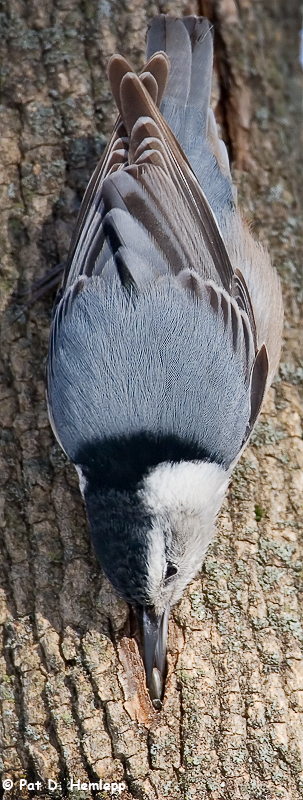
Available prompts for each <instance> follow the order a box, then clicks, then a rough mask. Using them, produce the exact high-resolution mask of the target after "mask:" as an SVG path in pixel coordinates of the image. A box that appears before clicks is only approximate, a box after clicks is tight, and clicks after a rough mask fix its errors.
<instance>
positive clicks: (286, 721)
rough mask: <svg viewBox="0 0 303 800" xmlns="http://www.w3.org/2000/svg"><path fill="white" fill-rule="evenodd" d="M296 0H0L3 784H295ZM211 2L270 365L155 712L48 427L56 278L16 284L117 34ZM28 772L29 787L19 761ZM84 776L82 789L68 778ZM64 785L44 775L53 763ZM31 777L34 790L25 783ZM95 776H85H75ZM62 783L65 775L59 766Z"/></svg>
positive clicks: (181, 613) (64, 217) (91, 152)
mask: <svg viewBox="0 0 303 800" xmlns="http://www.w3.org/2000/svg"><path fill="white" fill-rule="evenodd" d="M299 6H300V4H299V3H298V2H297V0H275V2H266V1H265V0H217V1H216V0H213V2H212V0H205V2H202V3H200V4H198V3H196V2H191V3H185V2H183V0H175V2H167V3H162V2H160V1H158V2H154V3H153V2H149V0H141V2H140V0H50V1H49V2H45V3H44V2H41V0H3V3H2V13H1V19H0V47H1V56H0V57H1V92H2V95H1V103H2V105H1V108H0V129H1V139H2V142H1V154H0V176H1V177H0V192H1V227H0V237H1V273H0V287H1V308H2V311H3V316H2V333H1V357H0V392H1V395H0V397H1V406H0V423H1V452H0V459H1V473H0V475H1V497H0V501H1V503H0V509H1V511H0V526H1V528H0V530H1V537H0V542H1V550H2V568H1V571H0V581H1V589H0V592H1V595H0V597H1V605H0V616H1V619H0V622H1V623H2V628H1V630H2V633H1V636H2V648H1V677H0V692H1V695H0V697H1V721H0V737H1V741H2V746H1V754H2V759H3V777H4V778H6V779H8V778H11V779H12V781H13V787H12V788H11V789H10V790H6V789H5V788H3V797H4V798H5V800H9V798H26V797H36V796H42V797H45V798H46V797H53V798H59V797H63V796H64V797H65V796H66V797H72V798H78V799H80V798H90V797H103V796H104V797H108V796H110V791H108V790H107V789H105V790H101V791H97V790H96V789H93V788H91V789H89V788H88V789H86V788H85V784H87V786H88V784H89V781H90V782H94V783H96V782H97V781H98V780H99V779H100V778H102V779H103V780H104V779H107V780H108V781H109V782H111V781H114V782H119V781H120V782H124V783H125V785H126V787H127V788H126V790H125V791H124V793H123V794H121V796H124V797H125V798H126V797H129V798H130V797H137V798H150V800H153V799H154V798H165V797H169V798H172V800H175V799H176V800H177V798H184V799H185V798H188V799H191V798H199V799H200V798H201V800H202V799H203V800H206V799H207V800H235V799H236V798H241V799H243V800H261V798H262V800H278V798H279V800H281V798H283V800H286V798H287V800H299V798H302V797H303V636H302V627H301V624H302V615H303V528H302V525H303V506H302V496H303V495H302V491H303V441H302V427H301V421H302V414H303V406H302V400H303V392H302V382H303V349H302V299H303V281H302V273H301V271H300V270H301V264H302V231H301V228H300V225H301V213H300V209H301V208H302V204H303V197H302V171H303V170H302V163H300V162H299V152H300V146H301V145H302V140H301V141H300V136H301V112H302V72H301V68H300V65H299V60H298V54H299V30H300V27H301V15H300V11H299ZM159 10H160V11H167V12H170V13H175V14H182V13H184V12H186V11H187V12H188V11H190V12H197V11H199V10H200V12H201V11H202V12H204V13H206V14H207V15H208V16H209V17H210V18H211V19H212V20H213V22H214V27H215V33H216V69H217V71H216V75H217V80H216V81H215V82H214V101H215V102H217V105H218V108H217V112H218V114H219V117H220V120H221V124H222V130H223V133H224V137H225V139H226V141H227V144H228V146H229V149H230V152H231V154H232V157H233V160H234V163H235V179H236V181H237V184H238V187H239V195H240V204H241V206H242V208H243V209H244V212H245V214H246V216H247V217H248V219H249V220H251V224H252V227H253V229H254V230H255V232H256V234H257V235H258V236H259V237H260V238H261V239H262V240H264V241H267V242H268V244H269V247H270V250H271V253H272V256H273V260H274V263H275V266H276V267H277V269H278V271H279V273H280V275H281V277H282V280H283V285H284V296H285V309H286V325H285V347H284V352H283V357H282V366H281V371H280V376H279V378H278V379H277V381H276V383H275V385H274V388H272V389H271V391H270V394H269V398H268V401H267V403H266V408H265V410H264V413H263V414H262V417H261V421H260V422H259V424H258V426H257V430H256V432H255V434H254V436H253V441H252V443H251V446H250V447H249V449H248V450H247V451H246V452H245V454H244V457H243V458H242V460H241V462H240V464H239V466H238V468H237V471H236V473H235V476H234V478H233V481H232V484H231V487H230V492H229V496H228V498H227V501H226V504H225V507H224V510H223V513H222V515H221V518H220V522H219V525H218V534H217V536H216V539H215V541H214V542H213V544H212V546H211V547H210V549H209V552H208V555H207V558H206V562H205V566H204V568H203V570H202V573H201V574H200V575H198V576H197V578H196V580H195V581H194V583H193V584H192V585H191V586H190V587H189V588H188V591H187V592H186V594H185V595H184V598H183V600H182V601H181V602H180V604H179V605H178V607H176V608H175V610H174V613H173V614H172V617H171V621H170V627H169V641H168V678H167V688H166V693H165V701H164V706H163V711H162V712H160V713H158V712H155V711H154V710H153V708H152V706H151V704H150V702H149V699H148V696H147V694H146V691H145V688H144V674H143V669H142V665H141V662H140V658H139V655H138V648H137V644H136V641H135V639H134V638H130V636H129V634H130V631H131V626H130V622H129V613H128V608H127V606H126V605H125V604H124V603H122V602H121V601H120V600H119V599H118V598H117V597H116V595H115V593H114V591H113V590H112V589H111V587H110V586H109V584H108V583H107V581H106V580H105V578H104V576H103V575H102V573H101V571H100V568H99V566H98V564H97V561H96V558H95V556H94V554H93V552H92V549H91V545H90V538H89V533H88V528H87V524H86V520H85V515H84V511H83V506H82V501H81V498H80V495H79V491H78V487H77V480H76V476H75V474H74V471H73V469H72V467H71V466H70V465H69V464H68V463H66V460H65V458H64V457H63V455H62V453H61V452H60V450H59V448H58V446H57V444H56V443H55V441H54V438H53V436H52V433H51V431H50V428H49V424H48V419H47V413H46V407H45V397H44V392H45V389H44V367H45V359H46V352H47V340H48V333H49V324H50V317H51V306H52V300H53V298H52V297H48V298H46V299H44V300H41V301H39V302H37V303H36V305H35V306H34V307H32V308H31V309H30V310H28V311H26V313H24V314H23V315H21V316H20V318H19V319H18V320H17V321H14V320H15V316H16V304H15V302H14V300H13V298H12V294H13V292H14V290H16V288H17V287H18V288H19V289H25V288H26V287H28V286H30V285H31V284H32V282H33V281H34V280H37V279H38V278H40V277H41V276H42V275H43V273H44V271H45V270H46V269H47V268H50V267H51V266H53V265H54V264H56V262H58V261H59V260H62V259H64V257H65V255H66V252H67V247H68V242H69V239H70V235H71V231H72V228H73V225H74V222H75V216H76V213H77V209H78V207H79V202H80V198H81V197H82V195H83V191H84V188H85V185H86V183H87V181H88V178H89V176H90V174H91V172H92V169H93V166H94V164H95V163H96V160H97V158H98V156H99V154H100V153H101V152H102V149H103V147H104V142H105V137H106V136H107V135H108V133H109V131H110V128H111V126H112V123H113V120H114V118H115V109H114V107H113V102H112V99H111V96H110V94H109V89H108V82H107V78H106V64H107V60H108V57H109V56H110V55H111V54H112V53H113V52H115V51H118V52H121V53H123V54H124V55H125V56H127V57H128V58H130V59H131V61H132V63H133V65H134V66H135V67H139V66H140V65H142V63H143V53H144V48H145V33H146V27H147V23H148V20H149V19H150V18H151V17H152V16H153V15H154V14H156V13H157V12H158V11H159ZM22 777H25V778H27V780H28V782H29V785H28V786H27V788H24V790H23V789H22V790H21V789H20V778H22ZM71 777H72V778H73V780H74V782H76V781H78V780H79V779H80V789H79V790H78V789H77V788H76V786H74V787H73V789H72V790H70V789H67V788H66V787H67V781H68V779H70V778H71ZM50 778H51V779H53V781H57V782H58V783H59V782H60V783H61V787H62V788H61V789H60V788H58V790H57V791H48V789H47V782H48V780H49V779H50ZM37 780H40V781H41V782H44V783H43V786H42V787H41V788H40V790H37V787H34V785H33V783H34V782H35V781H37ZM81 784H84V788H83V787H82V788H81ZM52 787H54V784H52Z"/></svg>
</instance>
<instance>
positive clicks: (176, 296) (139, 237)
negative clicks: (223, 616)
mask: <svg viewBox="0 0 303 800" xmlns="http://www.w3.org/2000/svg"><path fill="white" fill-rule="evenodd" d="M146 59H147V60H146V64H145V67H144V69H143V71H142V72H141V74H140V75H137V74H136V73H135V72H134V70H133V69H132V67H131V66H130V65H129V63H128V62H127V61H126V59H125V58H124V57H122V56H121V55H113V56H112V57H111V59H110V61H109V65H108V77H109V83H110V87H111V91H112V94H113V97H114V100H115V102H116V105H117V109H118V118H117V121H116V124H115V126H114V130H113V133H112V136H111V138H110V140H109V143H108V145H107V148H106V150H105V153H104V155H103V158H102V159H101V161H100V162H99V164H98V165H97V167H96V169H95V171H94V173H93V175H92V178H91V180H90V182H89V184H88V187H87V190H86V193H85V195H84V198H83V201H82V205H81V208H80V212H79V216H78V220H77V223H76V227H75V232H74V234H73V237H72V240H71V244H70V248H69V253H68V257H67V261H66V265H65V272H64V276H63V280H62V285H61V288H60V290H59V292H58V295H57V298H56V301H55V306H54V311H53V317H52V324H51V332H50V340H49V352H48V360H47V403H48V412H49V418H50V422H51V426H52V428H53V431H54V434H55V436H56V438H57V440H58V442H59V444H60V446H61V448H62V449H63V451H64V452H65V454H66V455H67V457H68V458H69V459H70V461H71V462H72V463H73V464H74V465H75V468H76V470H77V472H78V476H79V484H80V490H81V493H82V495H83V498H84V502H85V506H86V512H87V517H88V522H89V527H90V532H91V538H92V542H93V546H94V548H95V552H96V555H97V557H98V559H99V562H100V564H101V567H102V568H103V570H104V572H105V574H106V576H107V578H108V579H109V581H110V582H111V584H112V585H113V587H114V588H115V590H116V591H117V593H118V595H119V596H120V597H121V598H123V599H124V600H125V601H127V602H128V603H129V604H130V605H131V606H132V607H133V608H134V609H136V611H137V613H138V616H139V619H140V620H141V625H142V636H143V652H144V665H145V672H146V684H147V688H148V689H149V692H150V697H151V699H152V701H153V703H154V706H155V708H160V707H161V702H162V698H163V693H164V688H165V670H166V646H167V644H166V643H167V630H168V620H169V614H170V609H171V607H172V606H173V605H174V604H176V603H177V602H178V601H179V600H180V598H181V597H182V595H183V592H184V590H185V588H186V586H187V585H188V584H189V583H190V581H191V580H192V579H193V578H194V577H195V575H196V573H197V572H198V571H199V570H200V569H201V567H202V565H203V562H204V559H205V554H206V551H207V548H208V545H209V543H210V542H211V540H212V538H213V535H214V532H215V526H216V520H217V517H218V514H219V511H220V508H221V505H222V502H223V500H224V497H225V494H226V491H227V488H228V485H229V481H230V477H231V474H232V471H233V469H234V467H235V465H236V463H237V461H238V459H239V458H240V455H241V453H242V452H243V449H244V448H245V446H246V445H247V442H248V440H249V437H250V434H251V432H252V430H253V427H254V425H255V423H256V421H257V419H258V417H259V414H260V411H261V407H262V404H263V400H264V398H265V395H266V392H267V390H268V388H269V386H270V384H271V382H272V380H273V377H274V375H275V373H276V372H277V369H278V365H279V358H280V349H281V338H282V327H283V305H282V296H281V287H280V281H279V278H278V275H277V273H276V271H275V270H274V269H273V267H272V265H271V262H270V258H269V255H268V253H267V251H266V250H265V249H264V247H263V246H262V245H261V244H260V243H258V242H256V241H255V240H254V239H253V236H252V234H251V232H250V229H249V227H248V226H247V224H246V223H245V221H244V220H243V219H242V216H241V214H240V211H239V209H238V207H237V197H236V188H235V186H234V184H233V181H232V177H231V171H230V163H229V157H228V153H227V149H226V146H225V144H224V142H223V141H222V140H221V138H220V136H219V133H218V127H217V123H216V120H215V116H214V112H213V111H212V109H211V107H210V95H211V82H212V71H213V34H212V26H211V24H210V22H209V21H208V20H207V19H206V18H204V17H195V16H188V17H183V18H176V17H171V16H167V15H164V14H161V15H159V16H157V17H155V18H154V19H153V20H152V23H151V25H150V28H149V31H148V35H147V52H146Z"/></svg>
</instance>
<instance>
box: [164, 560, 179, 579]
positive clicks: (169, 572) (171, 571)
mask: <svg viewBox="0 0 303 800" xmlns="http://www.w3.org/2000/svg"><path fill="white" fill-rule="evenodd" d="M177 572H178V567H176V565H175V564H171V562H170V561H168V563H167V567H166V573H165V578H164V580H165V581H168V580H169V578H173V576H174V575H176V574H177Z"/></svg>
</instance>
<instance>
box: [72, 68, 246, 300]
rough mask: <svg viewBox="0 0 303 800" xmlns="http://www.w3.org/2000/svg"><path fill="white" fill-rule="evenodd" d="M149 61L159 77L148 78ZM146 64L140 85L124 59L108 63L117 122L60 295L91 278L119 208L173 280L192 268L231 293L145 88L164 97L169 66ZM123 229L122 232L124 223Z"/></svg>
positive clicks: (216, 233)
mask: <svg viewBox="0 0 303 800" xmlns="http://www.w3.org/2000/svg"><path fill="white" fill-rule="evenodd" d="M153 61H155V64H156V67H157V70H156V69H155V70H154V72H155V73H156V77H155V75H154V74H153V73H152V71H151V70H153V67H154V66H155V65H154V64H153ZM151 62H152V63H150V64H149V65H148V66H149V68H148V69H147V68H146V69H145V75H143V80H140V79H139V78H138V77H137V76H136V75H135V74H134V73H133V72H131V71H130V68H129V65H128V64H127V62H126V61H125V60H124V59H122V57H120V56H119V57H116V56H114V57H113V58H112V59H111V62H110V65H109V77H110V81H111V87H112V91H113V93H114V94H115V99H116V102H117V105H118V108H119V110H120V113H121V117H122V121H121V122H118V124H117V126H116V129H115V132H114V134H113V137H112V140H111V142H110V145H109V148H108V150H107V152H106V154H105V157H104V160H103V162H102V164H101V165H99V166H98V167H97V170H96V171H95V173H94V175H93V178H92V180H91V182H90V184H89V186H88V189H87V192H86V195H85V197H84V201H83V206H82V208H81V212H80V216H79V219H78V223H77V227H76V231H75V235H74V237H73V241H72V244H71V248H70V254H69V257H68V263H67V269H66V273H65V280H64V287H67V286H69V285H71V284H72V283H73V282H74V280H75V279H76V278H77V277H78V275H79V274H86V275H88V276H90V275H92V274H93V273H94V270H95V266H96V263H97V260H98V259H99V256H100V254H101V253H102V249H103V248H104V247H105V244H106V241H105V240H106V239H107V238H108V236H107V235H105V232H106V231H107V232H108V231H109V230H111V229H112V228H111V225H109V226H108V222H109V220H107V222H106V226H107V227H106V226H105V231H104V225H103V221H104V220H105V218H106V214H107V213H108V212H109V211H111V212H113V213H112V217H113V216H115V212H116V208H117V207H120V210H124V211H126V212H127V216H128V221H127V222H126V225H130V224H131V223H130V217H131V219H132V224H133V225H135V227H136V230H135V231H133V232H134V234H135V238H139V239H140V238H141V239H142V236H143V237H144V233H145V234H147V235H148V237H149V239H150V240H151V241H152V243H153V244H154V246H155V250H156V255H157V251H160V253H161V256H162V258H164V260H165V261H166V262H167V263H168V264H169V266H170V269H171V270H172V271H173V272H175V273H176V272H178V271H179V270H180V269H182V268H184V267H185V266H194V267H195V269H197V271H198V272H199V273H200V274H201V275H202V277H204V278H206V279H207V278H211V279H214V280H216V281H218V283H219V285H221V286H223V287H224V288H225V289H227V291H229V292H230V291H231V285H232V276H233V270H232V266H231V263H230V259H229V257H228V254H227V251H226V248H225V246H224V242H223V239H222V236H221V233H220V230H219V226H218V224H217V221H216V218H215V216H214V214H213V212H212V210H211V207H210V205H209V203H208V201H207V199H206V196H205V194H204V192H203V190H202V188H201V187H200V185H199V183H198V181H197V179H196V177H195V175H194V173H193V170H192V168H191V166H190V164H189V161H188V159H187V157H186V156H185V154H184V152H183V150H182V148H181V147H180V145H179V143H178V141H177V139H176V137H175V136H174V134H173V133H172V131H171V129H170V128H169V126H168V125H167V123H166V122H165V120H164V118H163V117H162V115H161V113H160V111H159V109H158V107H157V105H156V103H155V102H154V100H153V98H152V96H151V95H150V93H149V91H148V89H147V88H146V86H145V82H146V84H147V85H148V87H149V88H150V89H151V91H152V92H153V94H154V97H157V95H158V94H161V92H162V91H163V87H164V85H165V79H166V77H167V59H166V57H165V55H164V54H156V56H153V57H152V59H151ZM164 72H165V74H164ZM159 74H160V75H159ZM155 84H156V86H157V87H159V88H158V89H157V88H155ZM118 196H120V199H118ZM117 203H118V206H117V205H116V204H117ZM120 222H121V225H122V218H121V215H120ZM136 223H137V225H136ZM122 229H123V225H122ZM133 241H134V240H133ZM156 260H157V259H156ZM102 264H103V266H104V258H103V259H101V262H100V260H99V262H98V267H97V268H98V272H99V271H100V269H101V268H102V267H101V265H102Z"/></svg>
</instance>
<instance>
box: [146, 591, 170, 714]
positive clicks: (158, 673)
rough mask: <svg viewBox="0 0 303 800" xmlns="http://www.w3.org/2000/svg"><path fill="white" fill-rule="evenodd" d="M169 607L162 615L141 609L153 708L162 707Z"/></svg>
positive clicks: (147, 678)
mask: <svg viewBox="0 0 303 800" xmlns="http://www.w3.org/2000/svg"><path fill="white" fill-rule="evenodd" d="M169 611H170V607H169V606H167V607H166V609H165V611H164V612H163V614H160V615H157V614H155V612H154V610H153V609H152V608H147V607H146V606H144V607H143V640H144V662H145V670H146V683H147V686H148V689H149V693H150V696H151V699H152V701H153V704H154V706H155V708H157V709H160V708H161V706H162V703H161V697H162V693H163V685H164V678H165V659H166V638H167V628H168V617H169Z"/></svg>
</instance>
